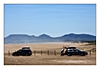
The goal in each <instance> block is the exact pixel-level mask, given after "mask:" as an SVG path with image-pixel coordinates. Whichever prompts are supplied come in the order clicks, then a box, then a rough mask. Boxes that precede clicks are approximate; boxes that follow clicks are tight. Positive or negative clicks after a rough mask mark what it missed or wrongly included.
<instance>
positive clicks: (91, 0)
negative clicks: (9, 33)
mask: <svg viewBox="0 0 100 69" xmlns="http://www.w3.org/2000/svg"><path fill="white" fill-rule="evenodd" d="M99 3H100V2H99V0H1V1H0V23H1V24H0V32H1V33H0V39H1V40H0V55H1V57H0V65H1V66H0V67H1V68H2V69H15V68H16V69H18V68H19V69H20V68H24V69H29V68H32V69H34V68H41V67H42V68H43V69H47V68H50V69H51V68H54V69H55V68H56V67H57V68H59V69H62V68H71V69H73V68H84V69H88V68H93V69H95V68H97V69H98V68H99V66H100V63H99V62H100V60H99V59H100V56H99V49H100V46H99V41H100V40H99V38H100V33H99V31H98V29H100V28H99V26H100V4H99ZM4 4H96V7H97V8H96V11H97V12H96V38H97V59H96V60H97V63H96V66H95V65H94V66H93V65H92V66H84V65H83V66H76V65H75V66H72V65H71V66H69V65H57V66H56V65H54V66H53V65H52V66H49V67H48V66H45V65H44V66H34V65H32V66H28V65H26V66H25V65H24V66H18V65H17V66H16V65H15V66H16V67H15V66H5V65H4V55H3V51H4V44H3V40H4Z"/></svg>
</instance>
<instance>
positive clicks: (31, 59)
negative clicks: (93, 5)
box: [4, 43, 96, 65]
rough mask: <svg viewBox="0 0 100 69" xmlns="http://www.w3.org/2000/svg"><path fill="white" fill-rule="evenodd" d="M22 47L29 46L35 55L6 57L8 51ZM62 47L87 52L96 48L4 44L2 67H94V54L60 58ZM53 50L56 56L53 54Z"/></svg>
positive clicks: (82, 44)
mask: <svg viewBox="0 0 100 69" xmlns="http://www.w3.org/2000/svg"><path fill="white" fill-rule="evenodd" d="M24 46H30V48H31V50H32V51H34V50H35V51H36V54H35V55H34V53H33V55H32V56H12V55H11V54H10V55H8V51H10V53H12V52H14V51H16V50H19V49H21V48H22V47H24ZM63 46H66V47H69V46H75V47H77V48H78V49H81V50H85V51H87V52H88V50H91V49H93V48H96V45H88V44H87V43H48V44H5V45H4V65H96V52H91V55H90V54H88V55H86V56H67V55H65V56H60V51H61V49H62V47H63ZM41 50H42V51H43V53H42V55H41V54H40V51H41ZM48 50H49V55H48V53H47V52H48ZM54 50H55V51H56V54H54Z"/></svg>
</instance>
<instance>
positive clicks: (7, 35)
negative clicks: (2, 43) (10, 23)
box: [4, 33, 96, 38]
mask: <svg viewBox="0 0 100 69" xmlns="http://www.w3.org/2000/svg"><path fill="white" fill-rule="evenodd" d="M68 34H75V35H81V34H87V35H92V36H96V35H93V34H89V33H65V34H63V35H60V36H51V35H50V34H47V33H41V34H40V35H34V34H31V35H30V34H27V33H12V34H9V35H7V36H4V38H6V37H8V36H10V35H28V36H36V37H38V36H41V35H48V36H50V37H61V36H64V35H68Z"/></svg>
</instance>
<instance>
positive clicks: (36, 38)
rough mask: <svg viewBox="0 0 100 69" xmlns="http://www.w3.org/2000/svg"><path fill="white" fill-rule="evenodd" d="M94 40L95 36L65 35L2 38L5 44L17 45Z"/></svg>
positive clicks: (17, 35)
mask: <svg viewBox="0 0 100 69" xmlns="http://www.w3.org/2000/svg"><path fill="white" fill-rule="evenodd" d="M92 40H96V36H93V35H89V34H74V33H71V34H65V35H63V36H60V37H51V36H49V35H47V34H42V35H40V36H34V35H32V36H29V35H26V34H11V35H9V36H7V37H5V38H4V43H5V44H15V43H16V44H17V43H39V42H68V41H70V42H74V41H92Z"/></svg>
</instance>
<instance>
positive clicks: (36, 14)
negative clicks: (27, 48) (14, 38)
mask: <svg viewBox="0 0 100 69" xmlns="http://www.w3.org/2000/svg"><path fill="white" fill-rule="evenodd" d="M95 28H96V5H95V4H5V5H4V33H5V36H8V35H10V34H28V35H36V36H38V35H40V34H44V33H45V34H48V35H50V36H54V37H55V36H62V35H64V34H69V33H76V34H81V33H86V34H92V35H96V31H95V30H96V29H95Z"/></svg>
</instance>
